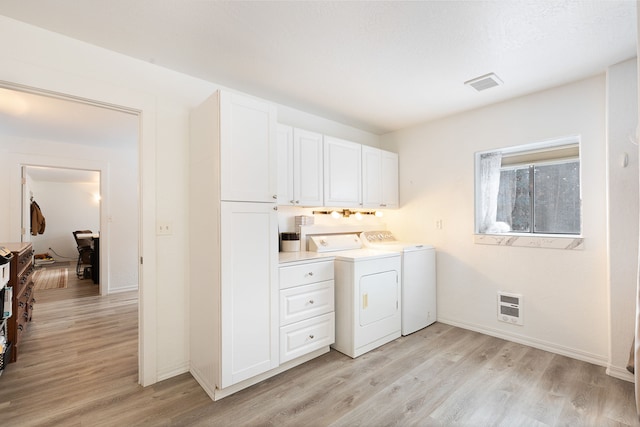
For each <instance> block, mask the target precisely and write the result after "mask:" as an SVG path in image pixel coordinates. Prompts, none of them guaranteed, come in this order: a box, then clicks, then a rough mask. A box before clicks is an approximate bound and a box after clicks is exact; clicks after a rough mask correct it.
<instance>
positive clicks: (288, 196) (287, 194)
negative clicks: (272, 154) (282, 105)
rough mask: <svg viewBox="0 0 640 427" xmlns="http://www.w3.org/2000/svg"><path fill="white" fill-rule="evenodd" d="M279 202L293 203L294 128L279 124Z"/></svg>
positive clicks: (280, 203) (283, 203)
mask: <svg viewBox="0 0 640 427" xmlns="http://www.w3.org/2000/svg"><path fill="white" fill-rule="evenodd" d="M277 169H278V172H277V176H278V204H279V205H293V204H295V203H294V196H293V128H292V127H291V126H285V125H280V124H279V125H278V168H277Z"/></svg>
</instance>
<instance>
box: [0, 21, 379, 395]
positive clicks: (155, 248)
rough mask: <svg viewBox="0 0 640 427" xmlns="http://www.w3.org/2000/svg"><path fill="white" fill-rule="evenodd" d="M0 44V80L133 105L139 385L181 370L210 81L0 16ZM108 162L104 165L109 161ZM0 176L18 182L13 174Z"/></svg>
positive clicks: (5, 229)
mask: <svg viewBox="0 0 640 427" xmlns="http://www.w3.org/2000/svg"><path fill="white" fill-rule="evenodd" d="M0 51H2V55H0V81H6V82H11V83H18V84H22V85H26V86H31V87H35V88H40V89H46V90H49V91H55V92H60V93H64V94H69V95H73V96H77V97H82V98H87V99H92V100H97V101H101V102H106V103H110V104H115V105H120V106H125V107H128V108H131V109H135V110H138V111H140V113H141V114H140V126H141V137H140V147H139V153H140V156H139V164H138V170H139V171H140V179H139V180H138V181H135V182H133V181H130V182H129V185H131V187H132V188H133V187H134V186H136V185H138V186H137V188H136V191H138V194H139V196H138V202H139V205H140V208H141V216H142V224H141V225H142V227H141V229H140V251H139V255H140V256H141V258H142V259H143V263H142V264H141V265H140V270H141V277H140V281H141V289H140V295H141V297H140V310H141V313H140V319H141V322H140V333H141V338H142V340H141V346H140V348H139V352H140V357H141V382H142V384H143V385H149V384H152V383H154V382H156V381H157V380H160V379H164V378H168V377H171V376H173V375H177V374H179V373H182V372H186V371H187V370H188V364H189V354H188V348H189V345H188V341H187V340H188V328H189V325H188V322H187V315H186V314H187V310H188V306H187V302H188V279H187V278H188V270H187V264H188V263H187V260H188V256H189V244H188V243H189V242H188V238H187V235H188V223H187V216H188V212H187V210H186V209H187V208H186V206H187V203H186V200H187V198H188V192H189V191H197V189H190V188H189V187H188V185H187V179H186V177H187V169H186V165H187V162H188V156H187V154H188V149H187V148H188V141H189V126H188V117H189V111H190V110H191V109H192V108H193V107H194V106H196V105H198V104H199V103H200V102H202V101H203V100H204V99H206V98H207V97H208V96H210V95H211V93H213V92H214V91H215V90H216V89H218V88H220V86H219V85H216V84H215V83H210V82H205V81H203V80H199V79H195V78H192V77H189V76H186V75H184V74H180V73H176V72H173V71H169V70H166V69H163V68H161V67H158V66H155V65H152V64H148V63H145V62H143V61H138V60H134V59H131V58H127V57H125V56H122V55H120V54H117V53H114V52H110V51H107V50H104V49H101V48H97V47H95V46H91V45H89V44H86V43H82V42H79V41H76V40H73V39H70V38H67V37H63V36H60V35H58V34H55V33H51V32H48V31H45V30H42V29H39V28H36V27H33V26H29V25H26V24H23V23H20V22H18V21H15V20H12V19H8V18H6V17H2V16H0ZM279 112H282V117H283V118H284V119H285V121H283V123H287V124H291V125H296V126H301V127H307V128H309V129H312V130H316V131H318V132H322V133H327V134H331V135H335V136H338V137H342V138H348V139H353V140H355V141H357V142H361V143H369V144H371V145H375V144H376V143H377V141H378V139H377V136H375V135H372V134H368V133H366V132H362V131H359V130H357V129H354V128H350V127H348V126H344V125H342V124H339V123H335V122H331V121H327V120H325V119H323V118H320V117H317V116H312V115H309V114H306V113H304V112H301V111H298V110H295V109H291V108H288V107H285V106H279ZM0 154H2V153H0ZM26 156H27V157H28V156H29V154H28V153H27V154H26ZM0 157H2V156H0ZM14 161H15V160H14ZM13 166H15V165H10V167H13ZM117 166H119V165H117V164H113V165H112V168H113V170H115V168H116V167H117ZM2 167H4V166H2ZM5 184H6V182H5ZM8 185H9V186H19V182H10V183H9V184H8ZM5 192H6V187H5V186H0V199H1V197H2V196H4V195H5ZM127 200H129V199H127ZM130 202H131V203H133V202H134V201H133V200H130ZM19 209H20V206H19V204H17V205H16V204H15V203H14V204H8V205H7V204H0V241H2V240H11V239H16V238H18V239H19V231H18V232H17V231H16V230H15V229H16V224H15V223H14V221H13V220H12V219H11V218H12V217H13V216H14V215H15V212H14V211H16V210H18V211H19ZM18 218H19V214H18ZM156 221H168V222H171V223H172V226H173V234H172V235H170V236H156V233H155V228H156ZM115 223H116V218H114V224H115ZM109 247H110V248H111V249H110V250H111V252H110V258H113V257H114V256H115V255H114V254H113V251H120V250H122V251H126V250H129V249H130V247H122V246H120V245H118V246H115V244H114V245H110V246H109ZM203 339H204V337H203Z"/></svg>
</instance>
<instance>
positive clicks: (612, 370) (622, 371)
mask: <svg viewBox="0 0 640 427" xmlns="http://www.w3.org/2000/svg"><path fill="white" fill-rule="evenodd" d="M606 372H607V375H610V376H612V377H614V378H618V379H620V380H625V381H629V382H630V383H633V382H635V379H634V377H633V374H632V373H631V372H629V371H627V368H620V367H618V366H611V365H609V366H607V371H606Z"/></svg>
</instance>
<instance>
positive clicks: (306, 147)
mask: <svg viewBox="0 0 640 427" xmlns="http://www.w3.org/2000/svg"><path fill="white" fill-rule="evenodd" d="M322 188H323V183H322V135H321V134H319V133H315V132H310V131H307V130H302V129H294V130H293V195H294V203H295V205H296V206H322V196H323V195H322Z"/></svg>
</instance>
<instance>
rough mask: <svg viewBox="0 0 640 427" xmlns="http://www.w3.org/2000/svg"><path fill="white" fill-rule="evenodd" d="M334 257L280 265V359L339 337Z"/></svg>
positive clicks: (281, 360) (287, 359)
mask: <svg viewBox="0 0 640 427" xmlns="http://www.w3.org/2000/svg"><path fill="white" fill-rule="evenodd" d="M334 307H335V305H334V280H333V261H327V260H323V261H311V262H306V263H302V264H296V265H293V266H284V267H283V266H281V267H280V363H285V362H288V361H290V360H293V359H296V358H298V357H300V356H303V355H305V354H308V353H310V352H312V351H315V350H318V349H321V348H323V347H328V346H329V345H331V344H333V342H334V341H335V313H334Z"/></svg>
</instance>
